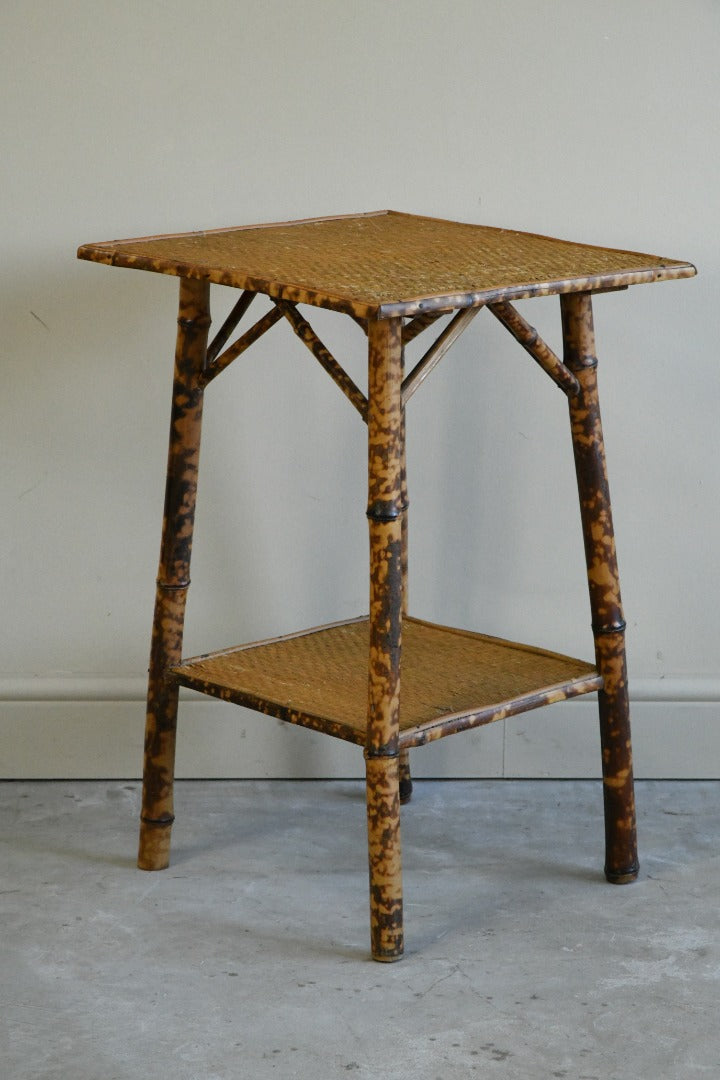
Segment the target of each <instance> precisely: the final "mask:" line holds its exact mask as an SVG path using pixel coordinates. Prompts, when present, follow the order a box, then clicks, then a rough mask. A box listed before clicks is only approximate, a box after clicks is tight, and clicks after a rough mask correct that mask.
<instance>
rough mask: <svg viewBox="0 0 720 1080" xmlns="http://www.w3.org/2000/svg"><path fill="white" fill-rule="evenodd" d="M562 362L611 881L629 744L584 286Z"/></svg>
mask: <svg viewBox="0 0 720 1080" xmlns="http://www.w3.org/2000/svg"><path fill="white" fill-rule="evenodd" d="M560 304H561V311H562V324H563V342H564V357H565V364H566V365H567V367H568V368H569V369H570V370H571V371H572V372H573V373H574V374H575V376H576V377H577V380H578V382H579V384H580V392H579V393H578V394H576V395H575V396H574V397H570V398H569V402H570V423H571V430H572V440H573V449H574V454H575V469H576V473H577V480H578V491H579V495H580V513H581V516H582V526H583V537H584V540H585V558H586V562H587V571H588V585H589V589H590V607H591V611H592V627H593V635H594V638H595V655H596V663H597V667H598V671H599V672H600V674H601V675H602V677H603V680H604V689H602V690H600V691H599V692H598V704H599V712H600V739H601V745H602V763H603V792H604V804H605V876H606V877H607V879H608V881H611V882H613V883H614V884H624V883H625V882H629V881H634V880H635V878H636V877H637V874H638V857H637V838H636V827H635V799H634V793H633V771H632V747H631V741H630V716H629V702H628V689H627V670H626V664H625V620H624V619H623V611H622V603H621V599H620V581H619V577H618V569H617V559H616V555H615V539H614V534H613V524H612V514H611V510H610V492H609V488H608V481H607V471H606V467H605V450H604V445H603V436H602V426H601V422H600V406H599V401H598V391H597V371H596V369H597V358H596V357H595V335H594V329H593V317H592V301H591V296H590V293H574V294H568V295H566V296H561V297H560Z"/></svg>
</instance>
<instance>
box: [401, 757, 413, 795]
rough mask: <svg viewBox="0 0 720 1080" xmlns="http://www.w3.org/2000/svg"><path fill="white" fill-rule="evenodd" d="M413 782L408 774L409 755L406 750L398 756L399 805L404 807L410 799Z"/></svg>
mask: <svg viewBox="0 0 720 1080" xmlns="http://www.w3.org/2000/svg"><path fill="white" fill-rule="evenodd" d="M412 793H413V782H412V774H411V773H410V755H409V754H408V752H407V750H403V751H402V752H401V754H400V803H401V805H402V806H404V805H405V804H406V803H409V802H410V800H411V799H412Z"/></svg>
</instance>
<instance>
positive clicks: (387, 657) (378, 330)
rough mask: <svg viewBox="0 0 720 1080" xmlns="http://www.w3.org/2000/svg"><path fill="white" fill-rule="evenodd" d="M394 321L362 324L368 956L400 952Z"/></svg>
mask: <svg viewBox="0 0 720 1080" xmlns="http://www.w3.org/2000/svg"><path fill="white" fill-rule="evenodd" d="M401 392H402V321H401V320H400V319H391V320H388V321H386V322H376V323H370V324H369V326H368V413H367V423H368V521H369V526H370V654H369V695H368V717H367V742H366V750H365V756H366V769H367V783H366V791H367V818H368V854H369V863H370V927H371V944H372V954H373V957H374V958H375V959H376V960H395V959H397V958H398V957H400V956H401V955H402V951H403V923H402V869H401V856H400V772H399V762H398V757H397V754H398V735H399V729H400V655H401V648H402V612H403V550H404V545H403V517H404V516H405V511H406V507H405V505H404V502H403V488H404V484H403V472H404V447H403V434H404V414H403V407H402V399H401Z"/></svg>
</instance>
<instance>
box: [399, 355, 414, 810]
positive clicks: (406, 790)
mask: <svg viewBox="0 0 720 1080" xmlns="http://www.w3.org/2000/svg"><path fill="white" fill-rule="evenodd" d="M404 352H405V350H404V349H403V362H402V365H401V370H402V373H403V375H404V373H405V357H404ZM405 435H406V428H405V408H404V406H403V410H402V433H401V439H402V458H401V461H402V466H401V468H402V474H401V481H400V490H401V493H402V502H403V506H404V507H405V512H404V514H403V516H402V610H403V615H406V614H407V610H408V513H407V507H408V504H409V499H408V484H407V453H406V449H405ZM412 793H413V782H412V773H411V772H410V752H409V751H408V750H401V751H400V803H401V805H403V806H404V805H405V804H406V803H409V802H410V800H411V799H412Z"/></svg>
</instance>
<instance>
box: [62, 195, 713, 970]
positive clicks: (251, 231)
mask: <svg viewBox="0 0 720 1080" xmlns="http://www.w3.org/2000/svg"><path fill="white" fill-rule="evenodd" d="M78 255H79V257H80V258H82V259H88V260H90V261H93V262H98V263H104V264H107V265H111V266H121V267H128V268H131V269H132V268H134V269H138V270H149V271H153V272H155V273H159V274H169V275H174V276H175V277H179V278H180V302H179V311H178V331H177V346H176V351H175V369H174V381H173V399H172V415H171V424H170V446H169V455H168V470H167V480H166V488H165V514H164V520H163V532H162V542H161V551H160V564H159V568H158V578H157V592H156V599H155V617H154V621H153V637H152V646H151V652H150V669H149V679H148V696H147V719H146V729H145V766H144V778H143V802H142V814H141V828H140V848H139V856H138V865H139V866H140V867H142V868H143V869H145V870H162V869H163V868H164V867H166V866H167V865H168V863H169V859H170V829H171V825H172V822H173V820H174V802H173V778H174V762H175V737H176V727H177V712H178V700H179V688H180V686H188V687H192V688H194V689H196V690H199V691H201V692H204V693H207V694H210V695H213V696H215V697H219V698H223V699H225V700H227V701H232V702H236V703H238V704H240V705H245V706H249V707H251V708H253V709H256V710H257V711H259V712H261V713H266V714H268V715H270V716H274V717H280V718H281V719H283V720H287V721H290V722H292V723H294V724H298V725H301V726H305V727H308V728H311V729H314V730H316V731H318V732H321V733H324V734H327V735H332V736H335V737H337V738H340V739H344V740H346V741H348V742H350V743H354V744H356V745H358V746H361V747H362V748H363V750H364V757H365V770H366V785H365V790H366V803H367V821H368V858H369V869H370V925H371V947H372V955H373V957H374V958H375V959H376V960H383V961H388V960H396V959H397V958H398V957H399V956H401V954H402V951H403V912H402V874H401V843H400V803H401V802H407V801H408V800H409V798H410V794H411V791H412V781H411V776H410V766H409V755H408V751H409V750H410V749H411V748H413V747H420V746H422V745H423V744H424V743H427V742H431V741H433V740H435V739H439V738H441V737H443V736H445V735H452V734H454V733H455V732H459V731H463V730H464V729H467V728H472V727H477V726H479V725H481V724H487V723H490V722H491V721H494V720H499V719H502V718H503V717H506V716H510V715H512V714H514V713H518V712H523V711H526V710H528V709H534V708H537V707H538V706H541V705H546V704H549V703H550V702H555V701H561V700H562V699H565V698H570V697H575V696H576V695H579V694H587V693H590V692H591V691H594V690H596V691H597V692H598V694H597V699H598V714H599V721H600V743H601V751H602V754H601V766H602V773H603V798H604V809H605V873H606V876H607V878H608V880H609V881H613V882H616V883H621V882H627V881H632V880H633V879H634V878H635V877H636V875H637V872H638V862H637V846H636V838H635V805H634V796H633V774H632V754H631V742H630V724H629V700H628V689H627V675H626V667H625V639H624V631H625V621H624V618H623V611H622V604H621V600H620V583H619V576H618V569H617V562H616V558H615V542H614V536H613V524H612V513H611V509H610V493H609V489H608V482H607V474H606V468H605V456H604V449H603V436H602V424H601V420H600V406H599V398H598V388H597V375H596V368H597V358H596V356H595V338H594V328H593V315H592V294H593V293H594V292H602V291H609V290H614V289H625V288H627V287H628V286H630V285H636V284H642V283H647V282H653V281H663V280H668V279H672V278H684V277H691V276H692V275H693V274H694V273H695V269H694V267H693V266H692V265H691V264H690V263H687V262H683V261H681V260H678V259H669V258H663V257H661V256H658V255H645V254H640V253H638V252H632V251H624V250H618V249H614V248H601V247H594V246H591V245H588V244H581V243H571V242H568V241H566V240H554V239H551V238H549V237H547V236H537V235H534V234H530V233H520V232H515V231H512V230H508V229H497V228H488V227H485V226H480V225H466V224H462V223H459V222H454V221H445V220H442V219H439V218H428V217H418V216H416V215H411V214H399V213H396V212H393V211H382V212H379V213H372V214H356V215H353V216H347V217H336V218H318V219H314V220H305V221H296V222H284V223H279V224H274V225H255V226H248V227H244V226H243V227H240V228H231V229H219V230H213V231H210V232H192V233H183V234H180V235H173V236H149V237H142V238H140V239H136V240H117V241H111V242H108V243H99V244H85V245H84V246H83V247H81V248H80V250H79V252H78ZM213 284H220V285H226V286H231V287H233V288H235V289H238V290H242V292H241V293H240V295H239V296H238V299H237V302H236V303H235V305H234V307H233V308H232V310H231V312H230V313H229V314H228V316H227V317H226V318H225V320H224V322H223V323H222V325H221V326H220V328H219V329H218V330H216V331H215V334H214V337H213V338H212V339H211V340H210V339H209V328H210V324H211V316H210V312H211V295H210V294H211V285H213ZM260 294H262V295H261V296H260V300H259V305H260V306H261V308H262V311H261V312H260V313H259V317H258V318H257V321H255V322H252V323H251V325H249V327H248V328H247V329H245V330H244V331H243V332H239V331H238V328H239V326H240V323H241V320H243V318H244V316H245V313H246V312H247V310H248V308H249V307H250V305H251V304H253V303H255V301H256V299H257V298H258V296H259V295H260ZM553 295H554V296H559V306H560V327H559V329H560V335H561V338H562V350H561V353H560V355H558V354H557V353H556V352H554V351H553V349H552V348H551V346H550V345H549V344H548V343H546V342H545V341H543V340H542V338H541V337H540V336H539V335H538V333H537V332H536V330H535V329H534V328H533V327H532V326H531V325H530V324H529V323H528V322H526V320H525V318H524V316H523V315H521V314H520V312H519V311H517V310H516V308H515V307H514V306H513V304H512V301H513V300H516V299H523V298H529V297H543V296H553ZM300 305H315V306H318V307H325V308H329V309H331V310H333V311H336V312H340V313H343V314H345V315H348V316H350V317H351V318H352V319H353V320H354V322H355V323H358V324H359V325H360V327H361V328H362V331H363V332H364V333H365V335H366V337H367V386H366V388H364V387H361V386H358V385H357V384H356V383H355V382H354V381H353V379H352V378H351V376H350V375H349V373H348V371H347V370H346V368H345V367H343V365H342V364H341V363H339V362H338V360H337V359H336V358H335V357H334V356H333V355H332V353H331V352H330V351H329V349H328V348H327V347H326V346H325V344H324V343H323V342H322V341H321V340H320V338H319V337H318V335H317V334H316V333H315V331H314V330H313V328H312V326H311V325H310V323H309V321H308V320H309V319H312V317H313V313H312V311H308V310H304V311H302V312H301V311H300ZM484 308H487V310H488V312H489V313H490V314H491V315H492V316H493V317H494V318H495V319H497V320H499V322H500V323H501V324H502V325H503V326H504V327H505V328H506V329H507V330H508V331H509V332H510V334H511V335H512V337H513V338H515V340H516V341H517V342H519V344H520V345H521V346H522V347H523V348H524V349H525V350H526V351H527V352H528V353H529V354H530V356H531V357H532V358H533V360H534V361H535V362H536V363H537V364H538V365H539V366H540V368H542V370H543V371H544V372H545V373H546V374H547V375H548V376H549V377H550V379H551V380H552V382H553V383H554V384H555V386H556V387H557V388H558V389H559V391H560V392H561V394H563V395H565V398H566V399H567V400H566V407H567V408H568V409H569V417H570V430H571V436H572V447H573V454H574V462H575V471H576V476H577V481H578V492H579V497H580V498H579V502H580V521H581V526H582V535H583V540H584V548H585V560H586V568H587V583H588V589H589V594H590V615H591V625H592V630H593V638H594V644H595V658H594V659H595V663H594V665H591V664H588V663H585V662H583V661H581V660H572V659H570V658H569V657H566V656H558V655H557V654H555V653H549V652H545V651H543V650H541V649H536V648H532V647H530V646H527V645H519V644H516V643H513V642H507V641H501V640H498V639H496V638H491V637H486V636H483V635H481V634H475V633H469V632H467V631H461V630H455V629H450V628H448V627H443V626H436V625H433V624H430V623H426V622H421V621H420V620H418V619H414V618H410V617H409V616H408V615H407V597H408V588H407V582H408V508H409V498H408V480H407V470H406V459H405V430H406V423H407V422H408V420H407V417H406V406H407V404H408V402H409V400H410V399H411V397H412V395H413V394H414V393H416V391H418V390H419V388H420V387H421V385H422V384H423V383H424V381H425V379H426V377H427V375H428V374H429V373H430V372H431V371H432V369H433V368H434V367H435V366H436V365H437V364H438V363H439V362H440V361H441V360H442V358H443V357H444V355H445V354H446V352H447V350H448V349H449V348H450V347H451V346H452V345H453V343H454V342H455V341H456V339H457V338H458V337H459V336H460V334H462V333H464V332H465V330H466V329H467V328H468V326H469V325H470V323H471V322H472V321H474V320H475V319H476V318H477V320H478V322H480V321H481V318H486V319H487V318H488V316H487V315H481V314H480V313H481V311H482V309H484ZM445 318H448V319H449V321H447V322H446V323H445V325H444V326H442V329H440V328H439V327H435V324H436V322H438V320H441V319H445ZM286 322H287V323H289V324H290V327H291V328H292V332H294V333H295V334H296V335H297V337H299V338H300V340H301V341H302V342H303V344H304V345H305V346H307V348H308V349H309V350H310V351H311V352H312V354H313V356H314V357H315V358H316V359H317V360H318V362H319V363H320V365H321V366H322V367H323V369H324V370H325V371H326V372H327V373H328V374H329V375H330V377H331V378H332V379H333V380H334V382H335V383H336V385H337V386H338V387H339V389H340V390H341V391H342V393H343V394H344V395H345V397H346V398H347V400H348V401H349V402H350V404H351V405H352V406H353V409H354V410H355V412H354V413H353V414H351V415H352V422H353V423H357V414H359V415H360V417H361V419H362V421H363V422H364V423H365V424H366V425H367V462H368V472H367V476H368V486H367V503H366V505H365V508H364V509H365V512H366V515H367V520H368V525H369V540H370V543H369V571H370V572H369V583H370V589H369V593H370V596H369V601H370V602H369V608H368V610H369V615H368V616H367V617H366V618H360V619H356V620H353V621H351V622H344V623H338V624H335V625H333V626H327V627H320V628H316V629H312V630H306V631H303V632H301V633H297V634H294V635H291V636H289V637H285V638H280V639H276V640H273V641H266V642H257V643H255V644H251V645H245V646H240V647H237V648H233V649H226V650H223V651H222V652H217V653H212V654H209V655H206V656H201V657H196V658H194V659H192V660H185V661H183V660H182V639H183V628H184V620H185V604H186V597H187V590H188V588H189V585H190V555H191V548H192V536H193V525H194V515H195V501H196V490H197V480H198V461H199V453H200V432H201V425H202V416H203V402H204V400H205V397H206V396H207V397H208V398H211V397H212V384H213V380H215V379H216V378H217V377H218V376H220V375H221V374H222V373H223V372H224V371H225V370H226V368H227V367H228V366H229V365H230V364H231V363H233V362H234V361H235V360H236V359H237V358H238V357H239V356H240V355H241V354H242V353H244V352H245V351H246V350H247V349H249V348H250V347H251V346H252V345H253V344H254V343H255V342H256V341H257V340H258V339H259V338H260V337H261V336H262V335H263V334H265V333H266V332H268V331H269V330H270V329H271V328H272V327H274V326H275V325H276V324H283V325H284V324H285V323H286ZM236 331H238V336H235V335H236ZM285 331H286V334H287V327H285ZM354 334H355V337H356V339H357V329H356V330H355V331H354ZM421 334H426V335H427V337H428V338H431V339H432V344H431V345H430V346H429V348H428V349H427V350H426V351H425V352H424V353H423V354H422V355H421V357H420V358H419V359H415V361H414V365H413V367H412V368H411V369H410V370H407V371H406V369H405V360H406V346H409V345H410V343H411V342H414V340H415V339H416V338H417V337H418V336H419V335H421ZM278 340H280V339H279V335H278ZM286 341H288V342H290V343H291V344H292V345H293V346H294V345H296V342H294V341H293V340H292V339H291V337H290V336H289V335H288V336H287V337H286ZM408 355H409V351H408ZM206 392H208V393H207V394H206ZM512 407H513V404H512V402H511V401H508V410H512ZM543 408H544V405H543ZM462 495H463V497H466V496H467V495H468V493H467V492H463V493H462ZM359 509H360V508H359ZM360 512H361V511H360ZM327 540H328V543H329V544H330V543H332V536H328V538H327ZM578 540H579V536H578ZM470 584H471V583H470Z"/></svg>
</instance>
